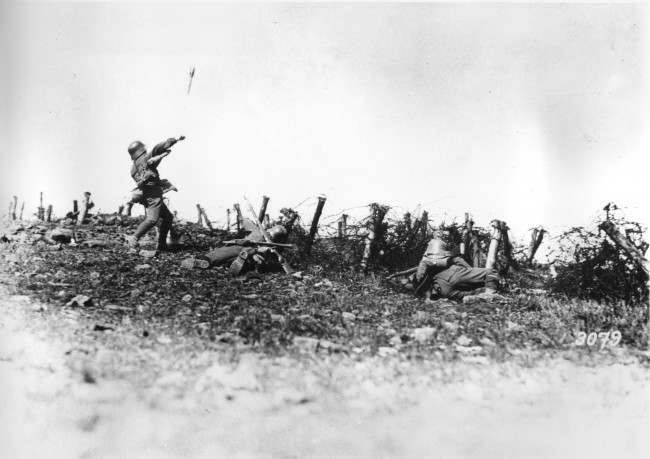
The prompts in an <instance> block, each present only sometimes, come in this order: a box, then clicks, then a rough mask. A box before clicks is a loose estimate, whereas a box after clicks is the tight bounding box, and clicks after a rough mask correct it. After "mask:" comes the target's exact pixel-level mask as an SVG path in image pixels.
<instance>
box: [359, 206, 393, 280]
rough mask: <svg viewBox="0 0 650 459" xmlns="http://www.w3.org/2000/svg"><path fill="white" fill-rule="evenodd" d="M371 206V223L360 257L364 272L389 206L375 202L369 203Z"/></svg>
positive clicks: (380, 233)
mask: <svg viewBox="0 0 650 459" xmlns="http://www.w3.org/2000/svg"><path fill="white" fill-rule="evenodd" d="M371 208H372V225H371V227H370V229H369V231H368V235H367V236H366V244H365V246H364V248H363V256H362V257H361V269H362V270H363V271H364V272H366V271H367V270H368V263H369V261H370V257H371V256H372V253H373V249H374V246H375V242H376V241H378V240H379V239H380V238H381V237H382V236H383V228H382V224H383V222H384V217H385V216H386V213H387V212H388V209H389V207H387V206H382V205H380V204H377V203H373V204H371Z"/></svg>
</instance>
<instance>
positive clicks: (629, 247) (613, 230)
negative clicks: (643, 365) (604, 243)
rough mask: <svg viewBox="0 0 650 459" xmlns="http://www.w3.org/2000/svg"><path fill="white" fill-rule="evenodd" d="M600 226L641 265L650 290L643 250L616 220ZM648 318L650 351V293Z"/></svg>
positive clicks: (648, 264)
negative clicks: (625, 233) (622, 230)
mask: <svg viewBox="0 0 650 459" xmlns="http://www.w3.org/2000/svg"><path fill="white" fill-rule="evenodd" d="M598 228H599V229H601V230H603V231H604V232H605V234H607V236H609V238H610V239H611V240H612V241H614V244H616V246H617V247H618V248H619V249H621V250H622V251H623V252H624V253H625V254H626V255H627V256H628V257H629V258H630V259H631V260H632V261H633V262H634V263H637V264H638V265H639V267H640V268H641V269H642V270H643V271H644V272H645V275H646V277H647V281H646V286H647V288H648V291H649V292H650V260H649V259H648V258H646V257H645V255H644V254H643V253H641V251H640V250H639V249H638V248H636V247H635V246H634V244H632V242H631V241H630V240H629V239H628V238H627V237H626V236H624V235H623V233H621V232H620V231H619V230H618V228H617V227H616V225H615V224H614V222H612V221H610V220H605V221H604V222H602V223H601V224H600V225H598ZM648 297H649V298H648V304H647V305H646V306H647V308H648V318H647V323H646V333H647V336H648V342H647V348H648V350H649V351H650V295H648Z"/></svg>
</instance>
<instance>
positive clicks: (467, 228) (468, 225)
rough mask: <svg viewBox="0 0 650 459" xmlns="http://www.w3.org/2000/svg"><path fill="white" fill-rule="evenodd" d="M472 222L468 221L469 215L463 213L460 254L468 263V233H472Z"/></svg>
mask: <svg viewBox="0 0 650 459" xmlns="http://www.w3.org/2000/svg"><path fill="white" fill-rule="evenodd" d="M473 224H474V222H472V220H470V218H469V214H468V213H467V212H465V225H464V226H463V234H462V241H461V243H460V254H461V255H462V256H463V258H464V259H465V261H469V258H470V257H469V238H470V233H471V232H472V225H473Z"/></svg>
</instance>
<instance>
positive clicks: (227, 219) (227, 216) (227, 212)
mask: <svg viewBox="0 0 650 459" xmlns="http://www.w3.org/2000/svg"><path fill="white" fill-rule="evenodd" d="M226 232H228V233H230V208H228V209H226Z"/></svg>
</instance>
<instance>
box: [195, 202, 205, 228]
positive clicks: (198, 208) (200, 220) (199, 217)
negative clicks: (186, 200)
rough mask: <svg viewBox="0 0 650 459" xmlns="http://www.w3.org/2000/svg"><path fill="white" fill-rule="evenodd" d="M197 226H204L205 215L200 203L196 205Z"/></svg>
mask: <svg viewBox="0 0 650 459" xmlns="http://www.w3.org/2000/svg"><path fill="white" fill-rule="evenodd" d="M196 215H197V217H196V224H197V225H199V226H203V213H202V212H201V204H199V203H198V202H197V203H196Z"/></svg>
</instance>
